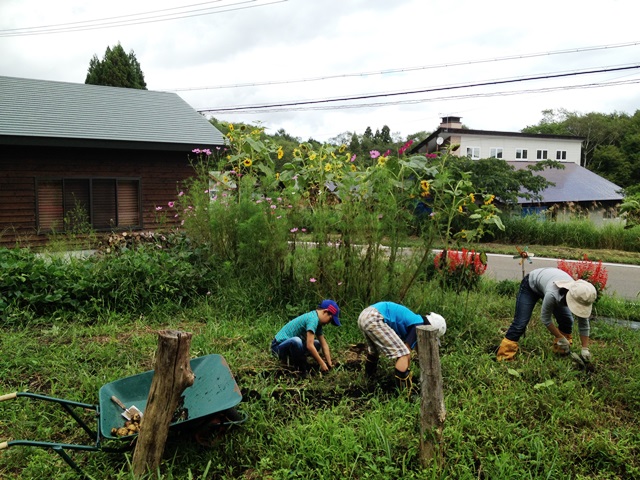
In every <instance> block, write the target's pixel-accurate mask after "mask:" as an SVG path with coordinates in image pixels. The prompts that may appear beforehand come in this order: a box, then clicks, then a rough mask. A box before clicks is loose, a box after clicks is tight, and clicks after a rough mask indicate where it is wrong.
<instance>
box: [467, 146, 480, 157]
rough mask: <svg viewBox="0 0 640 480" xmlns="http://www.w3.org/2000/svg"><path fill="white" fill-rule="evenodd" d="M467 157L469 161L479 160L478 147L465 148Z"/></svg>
mask: <svg viewBox="0 0 640 480" xmlns="http://www.w3.org/2000/svg"><path fill="white" fill-rule="evenodd" d="M467 157H469V158H470V159H471V160H480V147H467Z"/></svg>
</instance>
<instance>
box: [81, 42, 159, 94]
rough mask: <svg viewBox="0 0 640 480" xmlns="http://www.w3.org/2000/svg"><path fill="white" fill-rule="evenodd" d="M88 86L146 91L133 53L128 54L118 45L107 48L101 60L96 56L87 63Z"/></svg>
mask: <svg viewBox="0 0 640 480" xmlns="http://www.w3.org/2000/svg"><path fill="white" fill-rule="evenodd" d="M84 83H86V84H89V85H107V86H111V87H123V88H138V89H141V90H146V89H147V84H146V82H145V81H144V74H143V73H142V69H141V68H140V63H139V62H138V59H137V58H136V55H135V53H133V50H131V51H130V52H129V53H128V54H127V53H126V52H125V51H124V48H122V46H121V45H120V43H118V45H116V46H115V47H113V49H111V48H110V47H107V50H106V52H105V54H104V58H103V59H102V60H100V59H98V56H97V55H94V56H93V58H92V59H91V60H90V61H89V69H88V71H87V78H86V79H85V81H84Z"/></svg>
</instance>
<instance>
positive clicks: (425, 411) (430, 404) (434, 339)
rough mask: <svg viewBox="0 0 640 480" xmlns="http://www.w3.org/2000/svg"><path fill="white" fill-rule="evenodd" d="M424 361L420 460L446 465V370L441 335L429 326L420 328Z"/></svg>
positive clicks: (420, 354) (419, 357) (420, 343)
mask: <svg viewBox="0 0 640 480" xmlns="http://www.w3.org/2000/svg"><path fill="white" fill-rule="evenodd" d="M417 333H418V345H417V350H418V360H419V362H420V392H421V403H420V462H421V464H422V466H423V467H425V468H426V467H428V466H429V464H430V462H431V461H432V460H433V459H434V458H435V460H436V461H437V462H438V465H439V466H442V459H443V452H442V429H443V428H444V419H445V417H446V415H447V412H446V410H445V407H444V393H443V390H442V370H441V368H440V352H439V348H438V335H437V332H435V331H429V330H427V327H425V326H419V327H417Z"/></svg>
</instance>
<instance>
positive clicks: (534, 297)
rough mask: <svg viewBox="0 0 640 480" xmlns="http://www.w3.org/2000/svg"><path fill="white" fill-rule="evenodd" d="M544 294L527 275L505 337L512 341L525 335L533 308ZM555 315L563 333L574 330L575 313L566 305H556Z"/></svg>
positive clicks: (523, 280)
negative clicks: (538, 290)
mask: <svg viewBox="0 0 640 480" xmlns="http://www.w3.org/2000/svg"><path fill="white" fill-rule="evenodd" d="M540 299H542V296H540V295H538V294H537V293H536V292H535V291H533V290H532V289H531V287H530V286H529V275H527V276H525V277H524V278H523V279H522V282H520V290H519V291H518V296H517V298H516V313H515V315H514V317H513V322H512V323H511V326H510V327H509V330H507V333H506V334H505V337H506V338H507V339H509V340H511V341H514V342H517V341H518V340H520V337H521V336H522V335H524V332H525V331H526V329H527V325H528V324H529V321H530V320H531V314H532V313H533V308H534V307H535V306H536V303H538V300H540ZM553 316H554V317H555V318H556V320H557V321H558V329H559V330H560V331H561V332H562V333H566V334H567V335H569V334H570V333H571V331H572V330H573V315H572V314H571V310H569V307H567V306H566V305H556V307H555V308H554V309H553Z"/></svg>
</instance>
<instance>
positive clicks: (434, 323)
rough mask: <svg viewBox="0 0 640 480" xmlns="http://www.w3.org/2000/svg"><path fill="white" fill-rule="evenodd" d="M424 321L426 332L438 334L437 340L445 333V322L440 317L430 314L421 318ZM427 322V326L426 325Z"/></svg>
mask: <svg viewBox="0 0 640 480" xmlns="http://www.w3.org/2000/svg"><path fill="white" fill-rule="evenodd" d="M423 318H424V319H425V322H424V324H425V326H426V327H427V330H429V331H432V330H436V331H437V332H438V338H440V337H441V336H442V335H444V333H445V332H446V331H447V322H446V320H445V319H444V317H443V316H442V315H438V314H437V313H434V312H431V313H430V314H428V315H425V316H424V317H423ZM427 322H428V324H427Z"/></svg>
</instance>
